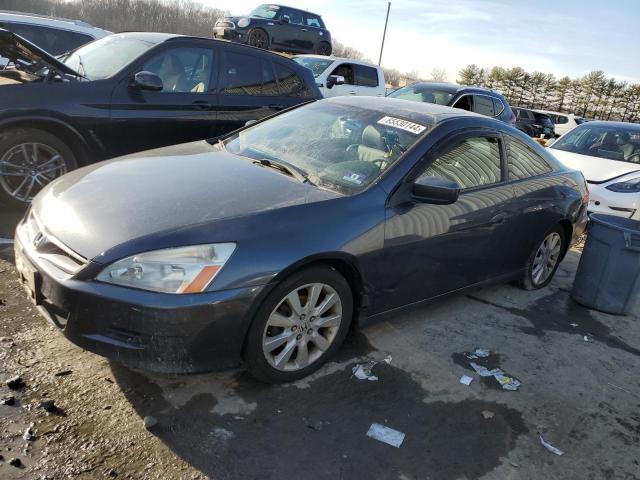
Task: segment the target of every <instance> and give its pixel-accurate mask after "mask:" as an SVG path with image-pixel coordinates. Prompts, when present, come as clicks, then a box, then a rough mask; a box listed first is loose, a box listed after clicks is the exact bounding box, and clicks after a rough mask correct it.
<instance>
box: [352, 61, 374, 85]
mask: <svg viewBox="0 0 640 480" xmlns="http://www.w3.org/2000/svg"><path fill="white" fill-rule="evenodd" d="M354 68H355V71H356V85H360V86H362V87H377V86H378V71H377V70H376V69H375V68H372V67H367V66H366V65H354Z"/></svg>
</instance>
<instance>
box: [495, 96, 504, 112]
mask: <svg viewBox="0 0 640 480" xmlns="http://www.w3.org/2000/svg"><path fill="white" fill-rule="evenodd" d="M493 110H494V111H495V115H496V116H498V115H500V114H501V113H502V112H503V111H504V104H503V103H502V101H501V100H500V99H499V98H494V99H493Z"/></svg>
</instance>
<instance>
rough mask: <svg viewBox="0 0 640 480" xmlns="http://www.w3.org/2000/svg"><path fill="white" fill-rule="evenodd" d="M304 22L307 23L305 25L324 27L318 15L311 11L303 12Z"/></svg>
mask: <svg viewBox="0 0 640 480" xmlns="http://www.w3.org/2000/svg"><path fill="white" fill-rule="evenodd" d="M305 24H306V25H307V27H316V28H324V25H323V24H322V20H321V19H320V17H318V16H317V15H313V14H311V13H307V14H305Z"/></svg>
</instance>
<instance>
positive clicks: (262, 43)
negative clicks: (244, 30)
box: [249, 28, 269, 50]
mask: <svg viewBox="0 0 640 480" xmlns="http://www.w3.org/2000/svg"><path fill="white" fill-rule="evenodd" d="M249 45H251V46H252V47H257V48H264V49H265V50H267V49H269V35H267V32H265V31H264V30H262V29H260V28H256V29H255V30H251V32H250V33H249Z"/></svg>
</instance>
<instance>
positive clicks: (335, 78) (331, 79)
mask: <svg viewBox="0 0 640 480" xmlns="http://www.w3.org/2000/svg"><path fill="white" fill-rule="evenodd" d="M334 85H344V77H343V76H342V75H329V76H328V77H327V88H333V86H334Z"/></svg>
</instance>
